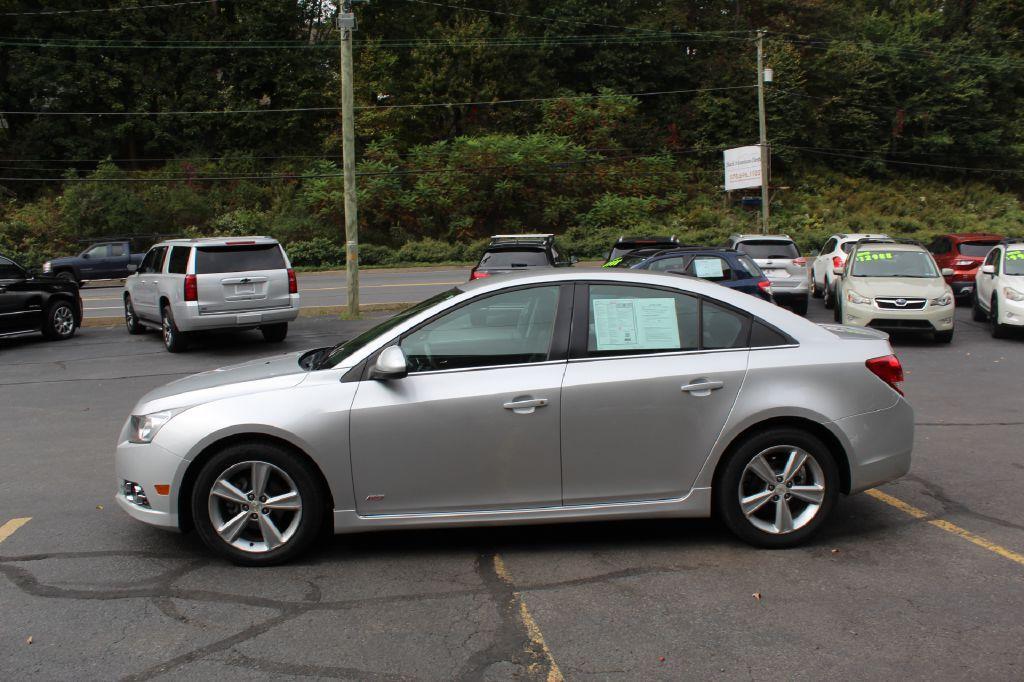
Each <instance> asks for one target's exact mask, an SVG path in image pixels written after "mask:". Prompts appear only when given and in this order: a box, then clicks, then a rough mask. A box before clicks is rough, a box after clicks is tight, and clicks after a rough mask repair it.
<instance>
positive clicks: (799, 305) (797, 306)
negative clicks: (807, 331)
mask: <svg viewBox="0 0 1024 682" xmlns="http://www.w3.org/2000/svg"><path fill="white" fill-rule="evenodd" d="M793 312H794V313H796V314H797V315H800V316H804V315H806V314H807V299H806V298H800V299H797V300H796V301H793Z"/></svg>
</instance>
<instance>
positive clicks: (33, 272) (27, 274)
mask: <svg viewBox="0 0 1024 682" xmlns="http://www.w3.org/2000/svg"><path fill="white" fill-rule="evenodd" d="M38 276H39V273H38V272H37V271H36V269H35V268H29V269H28V270H26V271H25V279H35V278H36V277H38Z"/></svg>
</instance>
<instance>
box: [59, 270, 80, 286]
mask: <svg viewBox="0 0 1024 682" xmlns="http://www.w3.org/2000/svg"><path fill="white" fill-rule="evenodd" d="M57 279H62V280H64V281H65V282H72V283H74V284H77V285H78V286H79V287H81V286H82V283H81V282H79V281H78V278H77V277H75V273H73V272H71V271H70V270H61V271H60V272H58V273H57Z"/></svg>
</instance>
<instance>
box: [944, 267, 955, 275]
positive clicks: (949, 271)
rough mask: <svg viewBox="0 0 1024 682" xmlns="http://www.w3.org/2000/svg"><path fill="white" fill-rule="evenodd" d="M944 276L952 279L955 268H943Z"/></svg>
mask: <svg viewBox="0 0 1024 682" xmlns="http://www.w3.org/2000/svg"><path fill="white" fill-rule="evenodd" d="M942 276H943V277H952V276H953V268H942Z"/></svg>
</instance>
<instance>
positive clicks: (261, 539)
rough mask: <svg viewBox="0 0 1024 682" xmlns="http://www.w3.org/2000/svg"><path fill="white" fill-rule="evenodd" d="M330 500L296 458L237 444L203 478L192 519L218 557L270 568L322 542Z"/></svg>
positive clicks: (273, 447) (264, 446) (259, 445)
mask: <svg viewBox="0 0 1024 682" xmlns="http://www.w3.org/2000/svg"><path fill="white" fill-rule="evenodd" d="M325 500H326V497H325V496H324V493H323V490H322V488H321V484H320V483H319V481H318V478H317V476H316V475H315V473H314V472H313V471H312V470H311V468H310V466H309V465H308V464H307V463H306V462H305V461H304V460H303V459H302V458H301V457H299V456H298V455H296V454H295V453H293V452H291V451H290V450H288V449H287V448H284V447H282V446H280V445H277V444H275V443H269V442H259V441H254V442H245V443H236V444H234V445H230V446H228V447H226V448H224V449H223V450H221V451H220V452H218V453H217V454H215V455H214V456H213V457H212V458H210V460H209V461H208V462H206V464H205V465H204V466H203V468H202V470H201V471H200V472H199V476H198V478H197V479H196V484H195V487H194V489H193V491H192V500H191V503H192V518H193V521H194V522H195V527H196V531H197V532H198V533H199V536H200V537H201V538H202V540H203V542H205V543H206V545H207V546H208V547H210V549H212V550H213V551H214V552H216V553H217V554H220V555H221V556H223V557H224V558H226V559H228V560H229V561H232V562H234V563H236V564H239V565H242V566H270V565H274V564H280V563H283V562H285V561H288V560H289V559H291V558H293V557H294V556H296V555H297V554H299V553H300V552H302V551H303V550H304V549H305V548H306V547H308V546H309V544H310V543H311V542H312V541H313V540H314V539H315V538H316V537H317V534H318V533H319V532H320V528H321V526H322V524H323V520H324V511H325V508H326V507H325V505H326V502H325Z"/></svg>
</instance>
